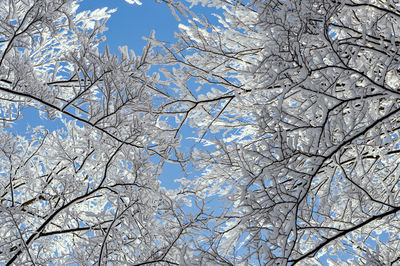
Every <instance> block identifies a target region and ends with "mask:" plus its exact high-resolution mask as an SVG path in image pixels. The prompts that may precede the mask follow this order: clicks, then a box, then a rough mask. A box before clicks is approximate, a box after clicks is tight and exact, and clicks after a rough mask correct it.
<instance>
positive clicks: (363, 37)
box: [159, 0, 400, 265]
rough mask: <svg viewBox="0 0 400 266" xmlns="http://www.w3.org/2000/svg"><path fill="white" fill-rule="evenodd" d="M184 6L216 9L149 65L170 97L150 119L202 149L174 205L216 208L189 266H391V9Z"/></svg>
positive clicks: (216, 0)
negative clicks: (184, 132) (158, 118)
mask: <svg viewBox="0 0 400 266" xmlns="http://www.w3.org/2000/svg"><path fill="white" fill-rule="evenodd" d="M188 2H191V3H192V4H197V3H199V2H201V3H202V4H203V5H206V6H209V7H210V8H211V7H214V8H219V10H222V11H220V12H219V13H218V14H219V15H216V16H217V19H218V23H211V22H209V20H207V19H206V18H202V17H201V16H198V17H193V18H191V19H190V20H189V23H186V24H182V25H181V26H180V33H178V34H177V38H178V39H179V41H178V42H177V43H176V44H172V45H171V44H163V46H164V53H162V54H160V57H159V61H160V63H164V64H165V65H174V66H175V69H173V70H169V69H168V68H166V69H165V70H164V72H165V73H166V76H167V77H169V78H168V80H170V82H171V84H175V86H176V88H178V89H177V91H178V92H179V95H178V96H177V97H175V98H174V99H173V100H171V101H170V102H167V103H165V104H164V105H163V106H162V112H164V113H165V115H168V114H169V113H175V114H176V113H179V115H178V117H179V118H180V121H181V122H180V123H179V124H178V125H176V126H175V130H176V131H181V128H182V125H184V124H185V123H189V124H190V125H192V127H197V128H198V139H197V140H198V141H199V142H201V143H203V144H204V145H207V146H208V147H206V148H207V149H206V148H204V149H197V150H196V149H194V151H193V152H192V154H191V158H192V162H193V163H194V164H195V166H197V167H198V168H199V169H204V171H203V173H202V174H201V176H198V177H197V178H195V179H194V180H190V179H187V180H185V179H183V180H181V183H182V185H183V187H184V188H183V189H182V194H185V193H186V194H187V195H188V196H190V197H193V193H194V194H195V195H196V199H197V200H204V201H207V200H214V201H217V200H220V201H219V202H220V203H219V205H220V209H219V210H217V211H214V213H210V214H209V215H210V218H209V222H208V223H207V226H205V228H206V231H207V233H204V232H203V234H202V236H201V237H199V238H198V239H197V242H196V243H195V244H193V246H192V248H193V249H195V250H196V251H197V253H195V254H196V255H197V256H198V258H199V259H200V258H201V260H202V261H203V262H204V263H205V264H206V263H209V264H213V263H217V262H218V263H220V264H230V265H238V264H243V265H248V264H251V265H265V264H268V265H283V264H285V265H286V264H289V265H294V264H297V263H299V264H301V263H302V264H304V265H311V264H318V263H322V262H324V261H326V260H327V259H328V260H332V261H336V263H338V264H340V265H342V264H343V263H351V264H353V263H366V264H368V265H390V264H394V263H399V260H400V247H399V245H400V241H399V240H400V239H399V237H398V236H399V234H400V232H399V227H398V224H399V216H398V214H397V213H398V211H400V195H399V190H400V187H399V184H400V183H399V174H400V172H399V169H398V166H399V160H400V157H399V156H400V149H399V147H400V143H399V135H398V134H399V122H400V120H399V118H398V117H399V114H400V105H399V99H400V93H399V91H400V90H399V85H400V78H399V71H400V65H399V63H400V54H399V48H400V46H399V45H400V37H399V36H400V28H399V27H400V26H399V25H400V5H399V3H398V1H380V0H376V1H375V0H342V1H330V0H329V1H326V0H322V1H321V0H318V1H316V0H306V1H304V0H286V1H279V0H277V1H274V0H273V1H263V0H255V1H235V0H225V1H224V0H209V1H207V0H206V1H195V0H192V1H188ZM193 81H195V82H197V83H198V84H197V85H196V86H193ZM210 147H211V150H212V151H210ZM213 148H214V149H213ZM217 204H218V203H215V205H217ZM215 205H214V206H215ZM333 263H335V262H333Z"/></svg>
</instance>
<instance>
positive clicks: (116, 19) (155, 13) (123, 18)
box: [78, 0, 179, 54]
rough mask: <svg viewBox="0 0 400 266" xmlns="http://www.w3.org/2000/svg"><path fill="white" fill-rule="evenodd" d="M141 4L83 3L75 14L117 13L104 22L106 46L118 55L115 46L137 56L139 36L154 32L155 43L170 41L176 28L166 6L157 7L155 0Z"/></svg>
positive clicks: (120, 0)
mask: <svg viewBox="0 0 400 266" xmlns="http://www.w3.org/2000/svg"><path fill="white" fill-rule="evenodd" d="M142 3H143V4H142V5H130V4H128V3H126V2H125V1H124V0H84V1H82V2H81V3H80V8H79V10H80V11H83V10H94V9H96V8H103V7H108V8H110V9H117V11H116V12H115V13H113V14H112V16H111V18H110V19H109V20H108V22H107V27H108V28H109V30H108V31H107V32H105V35H106V37H107V40H106V43H107V44H108V45H109V47H110V48H111V51H112V52H114V53H118V46H124V45H127V46H128V47H129V48H130V49H133V50H134V51H135V53H136V54H140V53H141V51H142V48H143V46H145V44H146V41H145V40H143V39H142V36H148V35H149V34H150V32H151V31H152V30H153V29H154V30H156V37H157V38H158V39H160V40H165V41H172V40H174V32H175V31H176V29H177V28H178V24H179V22H178V21H177V20H176V19H175V18H174V17H173V15H172V14H171V12H170V10H169V8H168V6H167V5H165V4H157V3H156V2H155V0H144V1H142ZM79 10H78V11H79Z"/></svg>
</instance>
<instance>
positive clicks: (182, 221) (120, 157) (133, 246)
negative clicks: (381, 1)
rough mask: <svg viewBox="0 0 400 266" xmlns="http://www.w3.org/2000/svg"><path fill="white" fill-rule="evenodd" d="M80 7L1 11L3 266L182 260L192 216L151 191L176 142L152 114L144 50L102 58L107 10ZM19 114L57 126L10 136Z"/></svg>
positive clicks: (30, 5)
mask: <svg viewBox="0 0 400 266" xmlns="http://www.w3.org/2000/svg"><path fill="white" fill-rule="evenodd" d="M131 2H132V1H131ZM134 2H136V3H138V1H134ZM77 8H78V4H77V2H76V1H70V0H21V1H20V0H6V1H1V3H0V25H1V27H0V110H1V111H0V112H1V120H2V128H1V130H0V160H1V163H0V177H1V178H0V202H1V204H0V218H1V219H0V264H7V265H10V264H14V263H15V264H20V265H45V264H49V263H56V264H59V265H68V264H71V263H77V264H79V265H87V264H94V263H97V264H99V265H106V264H109V263H113V264H118V265H121V264H129V265H134V264H140V263H142V264H150V263H152V262H163V261H164V262H168V261H170V260H171V261H173V262H176V261H179V259H180V256H181V255H180V254H183V255H184V254H185V249H179V250H178V249H177V246H179V243H180V242H179V241H178V240H179V239H180V238H181V236H182V235H183V234H184V233H185V231H186V229H187V228H188V227H190V226H191V224H193V223H195V220H196V218H193V219H188V218H187V217H184V216H183V212H182V211H181V206H180V205H179V204H178V203H176V202H175V201H174V200H172V199H171V198H170V197H169V196H168V195H166V193H165V192H164V190H163V189H162V188H161V187H160V184H159V182H158V181H157V177H158V175H159V174H160V172H161V165H162V164H158V163H156V162H157V161H160V159H161V160H164V158H166V155H167V154H168V152H169V150H170V149H171V148H173V147H174V146H175V145H176V144H177V141H175V138H174V133H173V132H168V131H164V130H162V129H161V128H160V127H159V126H158V115H157V112H155V110H154V108H153V105H154V103H153V100H154V98H155V97H157V96H158V95H163V92H162V91H158V90H157V88H156V86H155V83H157V80H156V79H154V77H153V76H151V75H148V74H147V72H148V70H149V67H150V64H149V62H150V61H151V57H152V55H151V47H150V45H148V46H146V47H145V48H144V49H143V54H142V55H140V56H138V55H135V54H134V53H133V52H132V51H129V50H128V49H127V48H124V47H123V48H121V49H120V50H121V51H120V52H121V55H120V56H117V55H113V54H111V53H110V52H109V49H108V48H106V49H105V50H104V52H102V53H100V52H99V51H98V48H97V46H98V44H99V43H100V42H101V41H103V37H102V33H103V31H104V30H105V29H106V28H105V23H106V21H107V19H108V18H109V16H110V14H111V13H112V12H113V10H108V9H107V8H104V9H97V10H94V11H91V12H89V11H85V12H80V13H77ZM26 108H30V109H28V110H30V111H32V110H33V109H32V108H35V109H36V110H38V111H39V112H40V113H41V114H42V116H44V117H46V118H48V119H58V120H61V121H62V122H63V123H64V128H63V129H60V130H57V131H53V132H49V131H48V130H46V128H43V127H38V128H34V129H32V130H31V131H30V132H29V133H27V134H24V135H23V136H18V135H15V134H12V133H10V131H8V130H7V127H11V126H12V123H18V119H19V118H21V114H22V113H23V112H22V110H23V109H26ZM154 156H157V157H158V159H157V160H156V159H154V160H151V158H153V157H154ZM199 212H201V211H199ZM183 255H182V256H183Z"/></svg>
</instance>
